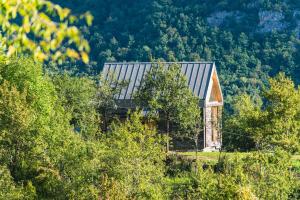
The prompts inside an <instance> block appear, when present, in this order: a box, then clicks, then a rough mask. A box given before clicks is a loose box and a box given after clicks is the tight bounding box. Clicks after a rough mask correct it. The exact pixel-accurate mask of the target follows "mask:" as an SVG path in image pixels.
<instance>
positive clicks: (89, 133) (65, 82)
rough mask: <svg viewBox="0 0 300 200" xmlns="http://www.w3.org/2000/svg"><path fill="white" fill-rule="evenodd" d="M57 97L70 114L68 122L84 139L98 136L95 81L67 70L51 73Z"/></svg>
mask: <svg viewBox="0 0 300 200" xmlns="http://www.w3.org/2000/svg"><path fill="white" fill-rule="evenodd" d="M52 80H53V83H54V86H55V88H56V91H57V95H58V98H59V100H60V102H61V104H62V105H63V107H64V109H65V111H66V112H68V113H69V114H70V115H71V119H70V124H71V125H73V126H74V130H75V131H76V132H79V133H80V134H81V135H82V136H83V137H84V138H85V139H95V138H97V137H98V136H99V134H100V133H99V132H100V129H99V123H100V117H99V114H98V113H97V110H96V107H95V105H94V99H95V96H96V83H95V81H93V80H92V79H91V78H89V77H87V76H82V77H76V76H71V75H69V74H68V73H67V72H65V73H63V74H55V75H52Z"/></svg>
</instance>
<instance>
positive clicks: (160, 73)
mask: <svg viewBox="0 0 300 200" xmlns="http://www.w3.org/2000/svg"><path fill="white" fill-rule="evenodd" d="M135 99H136V101H137V102H138V105H140V106H141V107H144V108H145V109H147V110H148V111H149V117H150V118H153V119H156V120H158V121H161V122H162V123H164V131H165V132H166V134H167V137H169V133H170V132H173V133H175V131H176V126H177V131H178V130H183V131H185V132H186V133H188V132H189V131H191V132H192V134H193V135H194V133H195V132H197V133H199V132H200V130H195V129H196V127H197V126H198V127H199V123H200V121H201V119H200V108H199V99H198V98H197V97H195V96H194V95H193V93H192V91H191V90H190V89H189V88H188V86H187V84H186V78H185V77H184V75H182V73H181V69H180V67H179V66H178V65H177V64H173V65H170V66H169V68H166V67H165V66H164V64H163V63H160V64H158V66H157V67H156V66H153V67H152V68H151V70H150V71H149V72H148V73H147V74H146V77H145V79H144V81H143V84H142V85H141V87H140V88H139V90H138V91H137V93H136V97H135ZM188 129H192V130H188ZM167 145H168V144H167ZM167 150H169V146H167Z"/></svg>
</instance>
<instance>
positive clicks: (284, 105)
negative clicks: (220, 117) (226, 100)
mask: <svg viewBox="0 0 300 200" xmlns="http://www.w3.org/2000/svg"><path fill="white" fill-rule="evenodd" d="M269 83H270V88H269V89H265V90H264V91H263V92H262V102H264V103H257V104H255V103H254V102H253V101H252V100H251V98H250V97H249V96H247V95H246V96H242V97H241V98H239V99H238V101H237V104H236V105H237V106H235V110H236V113H235V114H234V115H233V117H232V118H230V119H229V120H228V121H226V122H225V133H224V134H228V136H226V135H225V137H229V138H228V139H229V140H230V139H231V138H233V137H238V138H239V139H238V140H237V142H241V141H242V143H243V144H246V145H248V147H252V146H253V145H252V144H253V142H254V143H255V146H256V148H257V149H270V150H271V149H274V148H275V147H281V148H282V149H285V150H287V151H289V152H291V153H294V152H299V145H300V141H299V134H300V92H299V89H297V88H295V85H294V83H293V81H292V80H290V79H289V78H287V77H286V76H285V75H284V74H283V73H280V74H278V75H277V76H276V77H275V78H271V79H270V80H269ZM226 124H227V125H226ZM249 145H250V146H249Z"/></svg>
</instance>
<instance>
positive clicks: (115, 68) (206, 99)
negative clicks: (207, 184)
mask: <svg viewBox="0 0 300 200" xmlns="http://www.w3.org/2000/svg"><path fill="white" fill-rule="evenodd" d="M171 64H174V63H163V65H164V66H166V67H168V66H170V65H171ZM176 64H179V65H180V67H181V72H182V74H184V75H185V76H186V80H187V85H188V86H189V88H190V89H191V90H192V92H193V93H194V95H196V96H197V97H199V99H200V101H199V105H200V107H201V109H203V112H202V113H203V120H204V121H203V123H204V126H203V129H204V130H203V135H202V141H203V142H202V147H203V148H202V149H203V151H214V150H218V149H220V147H221V141H222V135H221V126H220V125H221V123H220V122H221V113H222V107H223V95H222V91H221V87H220V83H219V79H218V74H217V70H216V66H215V63H213V62H179V63H176ZM154 65H157V63H147V62H134V63H131V62H130V63H127V62H126V63H105V65H104V69H103V75H104V76H105V77H106V78H108V77H109V76H108V74H112V75H113V76H114V77H115V78H117V80H118V81H123V80H126V81H127V82H128V84H127V86H126V87H125V88H124V89H123V90H122V91H121V92H120V94H119V95H118V96H116V97H115V98H116V99H117V102H118V104H119V107H120V108H123V109H134V108H135V105H134V101H133V96H134V95H133V94H134V93H135V92H136V91H137V90H138V88H139V86H140V85H141V84H142V82H143V77H144V76H145V74H146V73H147V72H148V71H149V70H150V68H151V67H153V66H154ZM191 149H192V147H191Z"/></svg>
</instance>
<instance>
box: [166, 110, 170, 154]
mask: <svg viewBox="0 0 300 200" xmlns="http://www.w3.org/2000/svg"><path fill="white" fill-rule="evenodd" d="M166 119H167V121H166V125H167V130H166V131H167V132H166V135H167V153H169V150H170V144H169V135H170V134H169V133H170V120H169V115H167V118H166Z"/></svg>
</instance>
